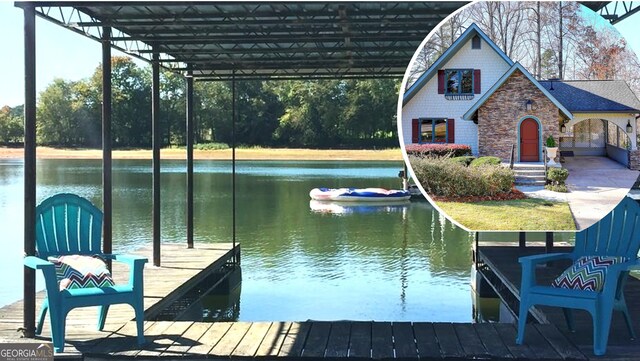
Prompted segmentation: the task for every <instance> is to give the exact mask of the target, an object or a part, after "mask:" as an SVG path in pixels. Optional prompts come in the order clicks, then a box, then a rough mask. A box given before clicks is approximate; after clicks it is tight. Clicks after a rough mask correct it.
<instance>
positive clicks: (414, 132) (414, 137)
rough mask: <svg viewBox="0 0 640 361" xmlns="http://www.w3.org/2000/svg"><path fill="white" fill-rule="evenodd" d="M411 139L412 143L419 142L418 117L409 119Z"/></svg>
mask: <svg viewBox="0 0 640 361" xmlns="http://www.w3.org/2000/svg"><path fill="white" fill-rule="evenodd" d="M411 141H412V142H413V143H418V142H420V121H419V120H418V119H412V120H411Z"/></svg>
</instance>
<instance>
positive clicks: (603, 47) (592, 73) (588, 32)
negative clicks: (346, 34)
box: [408, 1, 640, 95]
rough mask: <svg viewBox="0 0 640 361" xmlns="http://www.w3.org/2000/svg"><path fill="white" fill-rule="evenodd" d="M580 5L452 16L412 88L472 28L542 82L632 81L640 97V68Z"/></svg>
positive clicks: (483, 6) (496, 4)
mask: <svg viewBox="0 0 640 361" xmlns="http://www.w3.org/2000/svg"><path fill="white" fill-rule="evenodd" d="M587 11H588V10H585V9H584V8H582V7H581V5H580V4H579V3H577V2H569V1H560V2H556V1H549V2H547V1H538V2H531V1H522V2H521V1H485V2H479V3H475V4H474V5H472V6H469V7H468V8H466V9H464V10H463V11H461V12H459V13H457V14H456V15H454V16H452V17H451V18H450V19H449V20H448V21H447V22H446V23H445V24H444V25H443V26H441V27H440V28H439V29H438V30H437V31H436V32H435V33H434V34H433V36H432V37H431V38H430V39H429V41H428V42H427V43H425V46H424V47H423V48H422V49H421V50H420V52H419V55H418V57H417V61H415V62H414V64H413V66H412V68H411V76H410V79H409V82H408V86H410V85H411V84H412V83H413V82H414V81H415V80H417V78H418V77H420V75H422V73H424V72H425V71H426V70H427V69H428V67H429V66H430V65H431V64H433V62H435V61H436V60H437V58H438V57H439V56H440V55H442V54H443V53H444V52H445V51H446V50H447V48H449V47H450V46H451V44H453V42H454V41H455V40H456V39H457V38H458V37H459V36H460V35H461V34H462V33H463V32H464V31H465V30H466V29H467V28H468V27H469V25H471V24H472V23H476V24H477V25H478V26H479V27H480V29H482V31H483V32H485V34H487V36H488V37H489V38H490V39H491V40H492V41H493V42H494V43H496V45H497V46H498V47H500V49H501V50H502V51H504V53H505V54H506V55H507V56H509V57H510V58H511V59H513V60H514V61H518V62H520V63H521V64H522V65H523V66H524V67H525V68H527V70H529V72H530V73H531V74H533V75H534V76H535V77H536V78H538V79H551V78H558V79H562V80H565V79H566V80H613V79H621V80H625V81H627V83H628V84H629V85H630V86H631V89H633V90H634V91H635V92H636V94H639V95H640V62H639V61H638V57H637V56H636V54H634V53H633V51H632V50H631V49H630V48H629V47H628V46H627V43H626V41H625V40H624V38H622V37H621V36H620V34H619V33H618V32H617V31H615V30H614V28H613V27H611V26H604V25H603V23H602V22H596V21H591V20H590V19H591V18H590V17H588V16H584V15H586V14H587Z"/></svg>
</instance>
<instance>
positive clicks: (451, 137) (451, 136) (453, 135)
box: [447, 119, 456, 143]
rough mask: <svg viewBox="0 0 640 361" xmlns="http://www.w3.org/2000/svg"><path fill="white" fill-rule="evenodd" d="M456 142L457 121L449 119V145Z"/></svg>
mask: <svg viewBox="0 0 640 361" xmlns="http://www.w3.org/2000/svg"><path fill="white" fill-rule="evenodd" d="M455 142H456V127H455V119H447V143H455Z"/></svg>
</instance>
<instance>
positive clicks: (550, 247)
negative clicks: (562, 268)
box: [544, 232, 553, 253]
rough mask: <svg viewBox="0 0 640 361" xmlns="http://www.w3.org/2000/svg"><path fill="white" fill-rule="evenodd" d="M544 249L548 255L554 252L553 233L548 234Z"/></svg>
mask: <svg viewBox="0 0 640 361" xmlns="http://www.w3.org/2000/svg"><path fill="white" fill-rule="evenodd" d="M544 247H545V251H546V252H547V253H551V252H553V232H546V239H545V243H544Z"/></svg>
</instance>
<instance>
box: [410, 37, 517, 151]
mask: <svg viewBox="0 0 640 361" xmlns="http://www.w3.org/2000/svg"><path fill="white" fill-rule="evenodd" d="M452 68H457V69H460V68H463V69H480V79H481V91H482V93H481V94H475V97H474V98H473V99H472V100H447V99H445V98H444V94H438V75H437V74H435V75H434V76H433V77H432V78H431V79H430V80H429V81H428V82H427V84H425V85H424V86H423V87H422V89H420V91H419V92H418V93H417V94H416V95H415V96H414V97H413V98H412V99H411V100H410V101H409V102H408V103H407V104H405V105H404V106H403V108H402V115H401V119H402V121H401V123H400V124H401V125H402V126H401V127H400V129H399V136H400V139H402V141H403V142H404V144H411V143H412V140H411V120H412V119H417V118H450V119H455V120H456V121H455V142H456V144H468V145H470V146H471V150H472V152H473V154H478V126H477V125H476V124H474V123H473V122H472V121H470V120H462V116H463V115H464V113H466V112H467V110H469V108H471V107H472V106H473V104H475V103H476V102H477V101H478V99H480V98H481V97H482V95H484V93H485V92H486V91H487V90H489V88H491V87H492V86H493V84H495V82H496V81H498V79H500V77H501V76H502V75H503V74H504V73H505V72H506V71H507V70H509V64H507V63H506V62H505V61H504V59H503V58H502V57H500V55H498V54H497V53H496V52H495V51H494V50H493V49H492V48H491V46H489V44H487V43H486V42H485V41H484V40H482V46H481V49H471V38H470V39H469V40H468V41H467V43H466V44H464V45H463V46H462V47H461V48H460V50H459V51H458V52H457V53H456V54H454V55H453V57H452V58H451V59H450V60H449V61H448V62H447V63H445V64H444V66H443V67H442V68H441V69H452Z"/></svg>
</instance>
